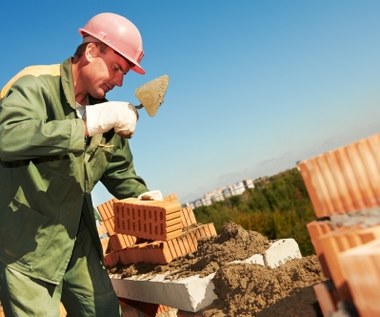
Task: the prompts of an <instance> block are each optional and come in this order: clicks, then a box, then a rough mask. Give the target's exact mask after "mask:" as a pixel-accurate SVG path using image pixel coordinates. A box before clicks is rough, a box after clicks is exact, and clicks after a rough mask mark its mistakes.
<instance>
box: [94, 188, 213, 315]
mask: <svg viewBox="0 0 380 317" xmlns="http://www.w3.org/2000/svg"><path fill="white" fill-rule="evenodd" d="M97 209H98V211H99V213H100V216H101V221H99V224H98V232H99V236H100V238H101V241H102V246H103V251H104V254H105V264H106V266H107V267H109V268H112V267H114V266H116V265H117V264H122V265H128V264H133V263H138V262H145V263H154V264H167V263H170V262H171V261H172V260H174V259H176V258H178V257H181V256H185V255H187V254H189V253H193V252H195V251H196V250H197V247H198V241H199V240H200V239H204V238H208V237H212V236H215V235H216V230H215V228H214V225H213V223H208V224H198V223H197V221H196V219H195V216H194V212H193V210H192V209H191V208H190V207H182V206H181V204H180V203H179V202H178V200H177V197H176V195H175V194H172V195H169V196H167V197H165V198H164V200H163V201H162V202H161V201H146V200H145V201H144V200H139V199H126V200H116V199H111V200H109V201H107V202H105V203H103V204H101V205H99V206H98V207H97ZM119 300H120V303H121V305H122V308H123V311H124V315H128V316H134V315H135V316H155V317H159V316H178V314H179V312H178V310H177V309H174V308H172V307H169V306H165V305H158V304H150V303H141V302H136V301H133V300H128V299H125V298H120V299H119Z"/></svg>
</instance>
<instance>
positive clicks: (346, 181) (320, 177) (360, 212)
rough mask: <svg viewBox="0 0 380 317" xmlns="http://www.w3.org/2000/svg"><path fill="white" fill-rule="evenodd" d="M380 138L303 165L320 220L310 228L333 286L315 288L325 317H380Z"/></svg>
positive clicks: (325, 283)
mask: <svg viewBox="0 0 380 317" xmlns="http://www.w3.org/2000/svg"><path fill="white" fill-rule="evenodd" d="M379 149H380V135H379V134H376V135H373V136H370V137H368V138H365V139H362V140H359V141H357V142H354V143H352V144H349V145H347V146H344V147H340V148H338V149H336V150H333V151H329V152H326V153H323V154H320V155H318V156H316V157H314V158H311V159H309V160H305V161H302V162H300V163H299V164H298V168H299V170H300V172H301V175H302V177H303V180H304V182H305V186H306V189H307V191H308V193H309V196H310V199H311V202H312V205H313V208H314V211H315V215H316V216H317V220H315V221H312V222H310V223H308V224H307V229H308V232H309V235H310V238H311V242H312V244H313V246H314V249H315V252H316V254H317V256H318V258H319V261H320V263H321V266H322V271H323V273H324V275H325V276H326V277H327V279H328V280H327V281H326V282H324V283H321V284H318V285H315V286H314V292H315V294H316V296H317V299H318V302H319V305H320V307H321V310H322V312H323V315H324V316H325V317H327V316H331V314H334V313H336V312H341V311H342V310H343V311H344V312H345V313H347V312H348V313H350V312H351V313H352V316H354V315H355V314H358V315H359V316H361V317H372V316H380V305H379V304H378V294H379V292H380V155H379Z"/></svg>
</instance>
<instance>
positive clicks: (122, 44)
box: [79, 12, 145, 74]
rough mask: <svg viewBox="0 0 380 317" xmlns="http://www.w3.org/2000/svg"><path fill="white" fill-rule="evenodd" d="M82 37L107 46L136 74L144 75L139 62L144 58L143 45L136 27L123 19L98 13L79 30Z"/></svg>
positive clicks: (109, 14) (112, 14)
mask: <svg viewBox="0 0 380 317" xmlns="http://www.w3.org/2000/svg"><path fill="white" fill-rule="evenodd" d="M79 33H80V34H81V35H82V36H86V35H90V36H92V37H94V38H95V39H97V40H99V41H100V42H103V43H105V44H107V45H108V46H109V47H111V48H112V49H114V50H115V51H116V52H117V53H119V54H120V55H121V56H123V57H124V58H126V59H127V60H128V61H130V62H131V63H132V64H133V66H132V67H131V69H132V70H134V71H135V72H136V73H139V74H145V70H144V69H143V68H142V67H141V65H140V62H141V60H142V58H143V57H144V51H143V43H142V38H141V35H140V32H139V30H138V29H137V27H136V26H135V25H134V24H133V23H132V22H131V21H129V20H128V19H126V18H125V17H123V16H121V15H118V14H115V13H108V12H105V13H100V14H97V15H95V16H94V17H92V18H91V19H90V20H89V21H88V22H87V24H86V25H85V26H84V27H83V28H80V29H79Z"/></svg>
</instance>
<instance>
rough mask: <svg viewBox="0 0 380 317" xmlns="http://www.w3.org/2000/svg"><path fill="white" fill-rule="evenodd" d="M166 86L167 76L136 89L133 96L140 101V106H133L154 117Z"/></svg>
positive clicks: (162, 100)
mask: <svg viewBox="0 0 380 317" xmlns="http://www.w3.org/2000/svg"><path fill="white" fill-rule="evenodd" d="M168 84H169V76H168V75H162V76H160V77H157V78H155V79H153V80H151V81H149V82H147V83H145V84H143V85H142V86H140V87H138V88H136V90H135V96H136V98H137V99H138V100H139V101H140V105H138V106H135V108H136V109H141V108H145V110H146V112H147V113H148V114H149V115H150V116H151V117H154V116H155V115H156V113H157V110H158V108H160V106H161V104H162V103H163V102H164V97H165V93H166V90H167V88H168Z"/></svg>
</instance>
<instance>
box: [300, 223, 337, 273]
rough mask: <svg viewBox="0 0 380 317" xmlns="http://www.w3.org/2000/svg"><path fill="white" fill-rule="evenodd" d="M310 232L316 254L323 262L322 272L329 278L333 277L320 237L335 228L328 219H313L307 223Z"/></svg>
mask: <svg viewBox="0 0 380 317" xmlns="http://www.w3.org/2000/svg"><path fill="white" fill-rule="evenodd" d="M306 228H307V230H308V232H309V236H310V240H311V243H312V245H313V247H314V250H315V254H316V255H317V257H318V260H319V262H320V264H321V268H322V272H323V274H324V275H325V276H326V277H327V278H331V273H330V271H329V267H328V265H327V263H326V259H325V255H324V254H323V249H322V246H321V245H320V242H319V239H320V237H321V236H323V235H324V234H326V233H328V232H331V231H332V230H333V228H332V226H331V224H330V222H327V221H312V222H309V223H308V224H307V225H306Z"/></svg>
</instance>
